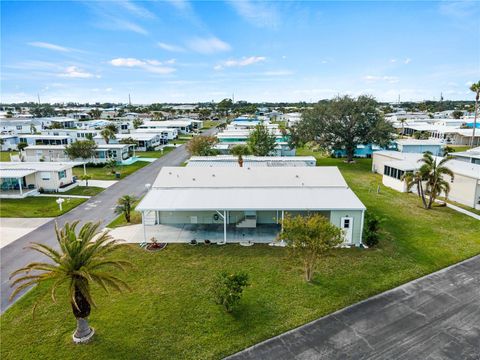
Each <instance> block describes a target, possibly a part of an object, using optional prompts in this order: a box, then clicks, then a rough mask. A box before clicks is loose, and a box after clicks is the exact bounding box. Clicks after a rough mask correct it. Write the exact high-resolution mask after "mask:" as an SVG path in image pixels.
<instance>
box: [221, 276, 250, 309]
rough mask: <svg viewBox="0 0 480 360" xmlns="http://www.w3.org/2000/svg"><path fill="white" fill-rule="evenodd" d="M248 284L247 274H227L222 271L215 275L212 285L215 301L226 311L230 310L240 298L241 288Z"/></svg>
mask: <svg viewBox="0 0 480 360" xmlns="http://www.w3.org/2000/svg"><path fill="white" fill-rule="evenodd" d="M248 285H249V283H248V274H246V273H243V272H241V273H237V274H228V273H227V272H225V271H222V272H221V273H219V274H218V275H217V276H216V277H215V280H214V282H213V286H212V292H213V296H214V299H215V302H216V303H217V304H218V305H222V306H223V307H224V308H225V310H226V311H227V312H232V311H233V309H234V308H235V306H236V305H237V304H238V302H239V301H240V299H241V298H242V292H243V289H244V288H245V287H247V286H248Z"/></svg>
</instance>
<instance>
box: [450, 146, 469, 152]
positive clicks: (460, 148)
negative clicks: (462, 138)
mask: <svg viewBox="0 0 480 360" xmlns="http://www.w3.org/2000/svg"><path fill="white" fill-rule="evenodd" d="M448 146H449V147H451V148H452V149H453V151H454V152H460V151H467V150H469V149H470V146H466V145H448Z"/></svg>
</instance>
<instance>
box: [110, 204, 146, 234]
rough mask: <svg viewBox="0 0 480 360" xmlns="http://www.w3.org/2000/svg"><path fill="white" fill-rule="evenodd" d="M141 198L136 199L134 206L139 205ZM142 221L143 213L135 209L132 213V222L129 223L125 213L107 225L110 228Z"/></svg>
mask: <svg viewBox="0 0 480 360" xmlns="http://www.w3.org/2000/svg"><path fill="white" fill-rule="evenodd" d="M139 202H140V200H138V201H136V202H135V204H134V207H135V206H137V205H138V203H139ZM141 223H142V214H141V213H140V212H138V211H135V210H133V211H132V212H131V214H130V223H127V220H125V216H124V215H123V214H120V215H118V216H117V217H116V218H115V219H113V220H112V222H111V223H110V224H108V225H107V227H108V228H111V229H113V228H116V227H120V226H127V225H134V224H141Z"/></svg>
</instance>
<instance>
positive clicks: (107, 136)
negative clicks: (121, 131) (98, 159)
mask: <svg viewBox="0 0 480 360" xmlns="http://www.w3.org/2000/svg"><path fill="white" fill-rule="evenodd" d="M100 136H101V137H102V138H103V140H105V143H106V144H108V143H109V142H110V140H111V139H115V133H114V132H113V131H112V130H111V129H107V128H105V129H103V130H102V131H100Z"/></svg>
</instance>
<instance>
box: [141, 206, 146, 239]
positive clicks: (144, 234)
mask: <svg viewBox="0 0 480 360" xmlns="http://www.w3.org/2000/svg"><path fill="white" fill-rule="evenodd" d="M142 225H143V241H144V242H147V231H146V229H145V212H144V211H142Z"/></svg>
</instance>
